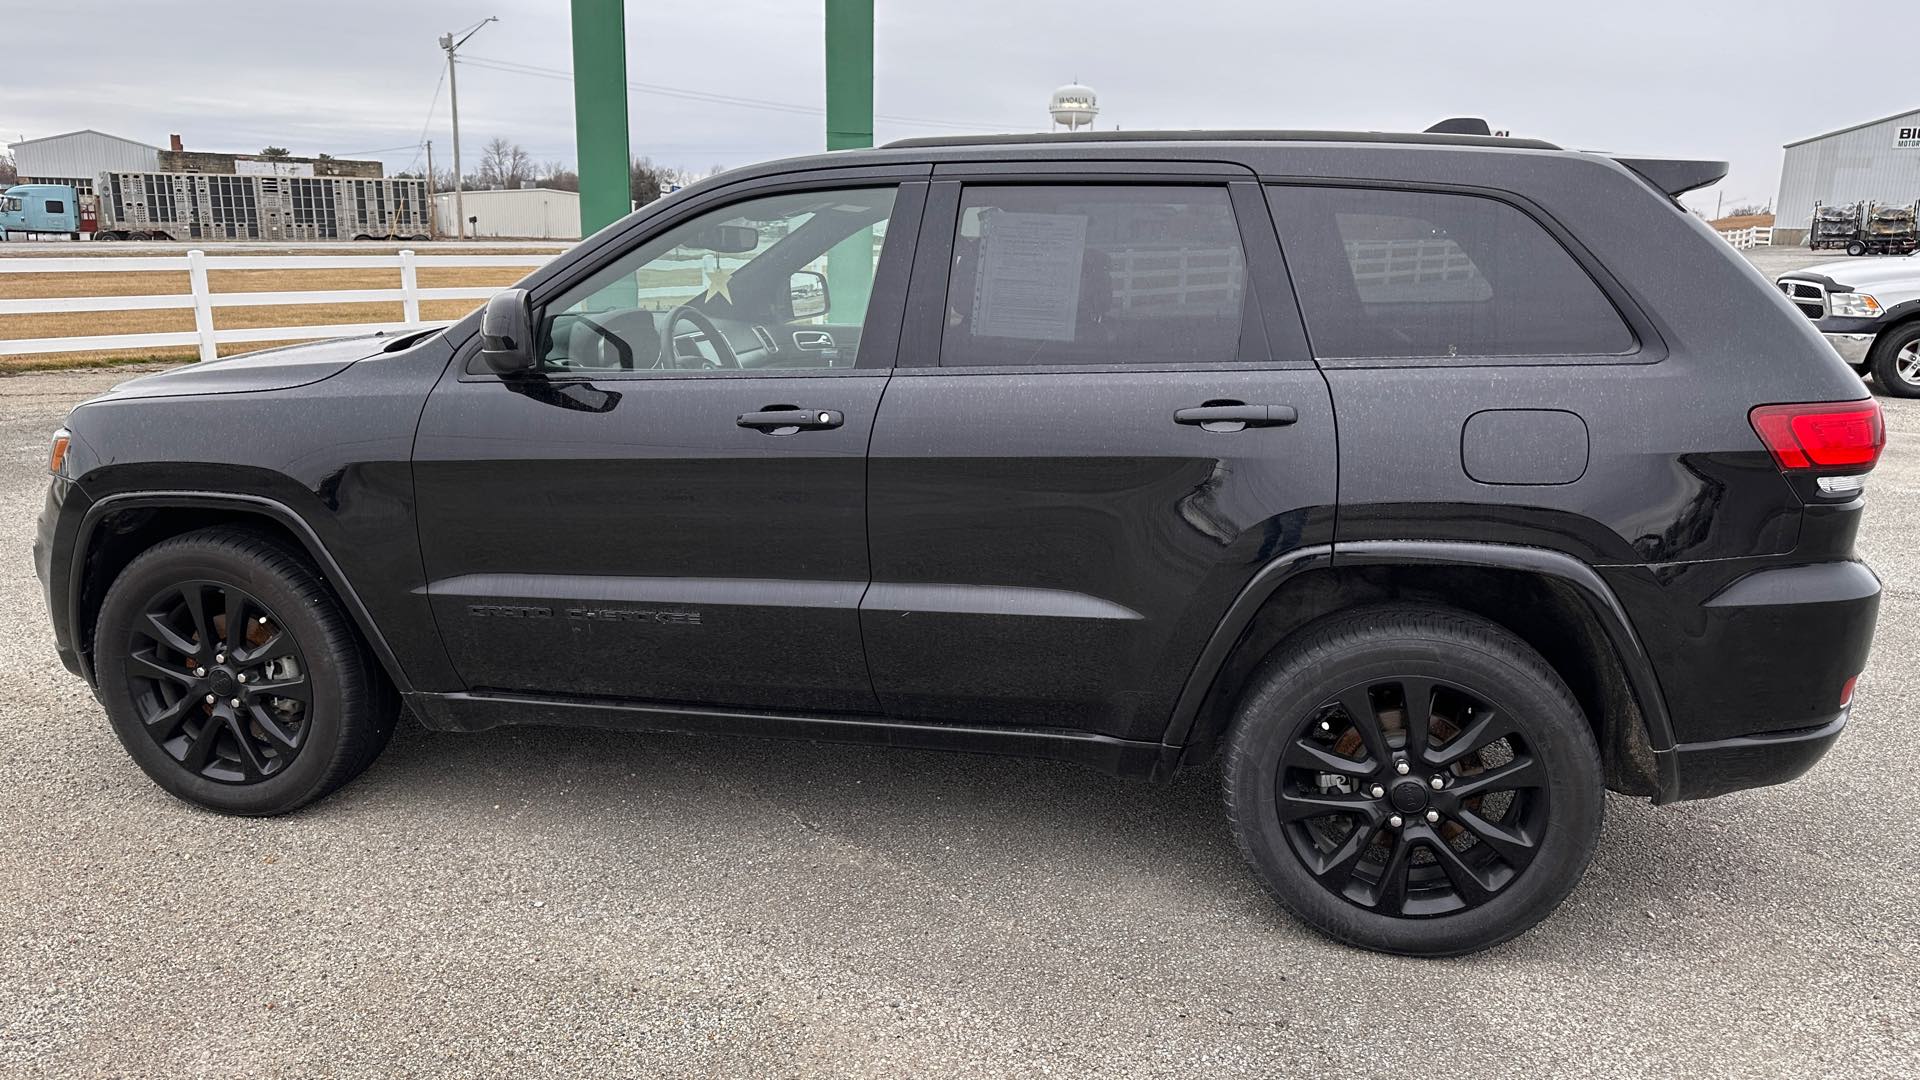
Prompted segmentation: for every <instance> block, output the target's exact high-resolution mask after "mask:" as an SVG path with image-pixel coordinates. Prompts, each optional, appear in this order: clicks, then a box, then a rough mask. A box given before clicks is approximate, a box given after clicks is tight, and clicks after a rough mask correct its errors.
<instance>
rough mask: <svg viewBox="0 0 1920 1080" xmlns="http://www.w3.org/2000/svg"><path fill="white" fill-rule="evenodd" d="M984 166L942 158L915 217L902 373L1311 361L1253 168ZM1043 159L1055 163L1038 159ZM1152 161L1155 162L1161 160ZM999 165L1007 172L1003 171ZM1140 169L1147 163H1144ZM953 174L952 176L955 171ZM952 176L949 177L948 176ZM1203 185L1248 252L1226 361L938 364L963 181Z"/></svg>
mask: <svg viewBox="0 0 1920 1080" xmlns="http://www.w3.org/2000/svg"><path fill="white" fill-rule="evenodd" d="M995 164H998V165H1000V166H1001V168H998V169H993V170H991V171H988V170H983V169H982V168H981V167H980V166H978V165H975V164H962V165H954V166H941V167H939V168H937V169H936V170H935V179H934V181H933V183H932V184H931V186H930V187H929V189H928V195H927V204H926V209H925V211H924V213H923V214H922V217H921V226H920V230H919V236H918V242H917V244H916V251H917V255H916V258H915V260H914V265H913V275H912V282H911V291H910V294H909V296H908V302H907V309H906V312H905V327H904V329H903V331H902V335H901V347H900V354H899V357H900V358H899V362H898V366H897V367H896V369H895V370H896V372H897V373H899V374H919V375H935V374H939V375H991V374H1007V373H1046V372H1059V373H1074V372H1149V371H1203V370H1234V369H1249V368H1260V369H1272V368H1302V367H1305V368H1310V367H1313V366H1314V361H1313V359H1312V356H1311V354H1310V352H1309V350H1308V348H1307V341H1306V333H1305V330H1304V328H1303V327H1302V325H1301V321H1300V317H1299V312H1298V308H1297V305H1296V304H1295V302H1294V299H1293V295H1292V289H1291V286H1290V283H1289V281H1288V279H1287V277H1286V268H1285V265H1284V262H1283V260H1282V258H1281V252H1280V247H1279V244H1278V241H1277V239H1276V234H1277V230H1276V229H1275V227H1274V223H1273V218H1272V215H1271V211H1270V209H1269V208H1268V206H1267V204H1266V195H1265V192H1264V190H1263V188H1262V186H1261V184H1260V182H1259V181H1258V179H1257V178H1256V177H1255V176H1254V175H1253V173H1252V171H1251V170H1248V169H1245V168H1244V167H1240V166H1232V167H1227V166H1223V165H1220V164H1211V165H1208V166H1207V167H1205V168H1197V169H1192V170H1180V169H1179V168H1178V165H1177V163H1163V162H1156V163H1147V164H1143V165H1142V166H1141V168H1140V169H1138V170H1136V169H1130V168H1128V166H1127V163H1115V162H1102V163H1095V164H1098V165H1106V166H1108V167H1110V168H1112V169H1113V170H1114V171H1111V172H1108V171H1104V170H1093V169H1088V168H1084V167H1082V168H1074V167H1072V166H1071V165H1069V164H1065V163H1019V164H1009V163H995ZM1042 164H1048V165H1055V166H1056V167H1055V168H1052V169H1045V168H1041V167H1039V166H1041V165H1042ZM1155 166H1158V167H1157V168H1156V167H1155ZM1002 169H1004V170H1005V171H1002ZM1141 170H1144V171H1141ZM956 174H957V175H956ZM949 177H950V178H949ZM1085 186H1099V187H1202V188H1213V189H1218V190H1222V191H1224V192H1225V193H1226V194H1227V196H1228V206H1229V208H1230V210H1231V212H1232V214H1233V216H1234V223H1235V228H1236V230H1237V232H1238V233H1239V237H1240V244H1241V248H1242V252H1243V257H1244V259H1245V261H1246V285H1245V288H1246V289H1247V301H1246V305H1245V307H1244V310H1243V312H1242V316H1241V318H1242V322H1241V335H1240V345H1239V349H1238V352H1237V355H1236V357H1235V359H1233V360H1230V361H1216V362H1201V363H1182V362H1172V361H1169V362H1167V363H1164V364H1158V363H1111V364H1020V365H966V366H950V367H943V366H941V364H940V350H941V344H942V339H943V337H944V335H945V331H946V325H945V324H946V309H947V298H948V290H949V289H950V288H951V286H952V280H951V277H952V267H953V252H954V239H955V237H956V235H957V234H958V231H959V226H960V221H959V216H960V207H961V204H962V200H963V195H964V192H965V190H966V189H969V188H992V187H1022V188H1033V187H1085Z"/></svg>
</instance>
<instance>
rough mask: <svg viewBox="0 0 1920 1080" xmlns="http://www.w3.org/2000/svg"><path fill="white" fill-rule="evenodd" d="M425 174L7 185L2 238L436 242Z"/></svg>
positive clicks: (149, 175)
mask: <svg viewBox="0 0 1920 1080" xmlns="http://www.w3.org/2000/svg"><path fill="white" fill-rule="evenodd" d="M432 228H433V226H432V210H431V208H430V206H429V204H428V200H427V182H426V181H425V180H405V179H384V178H382V179H363V178H356V177H333V176H325V177H320V176H241V175H235V174H226V173H164V172H109V173H102V174H100V176H99V178H98V180H97V181H96V183H95V184H94V194H83V193H81V192H79V191H76V190H75V189H74V188H73V187H71V186H69V185H64V184H18V185H15V186H13V187H10V188H7V189H6V190H5V191H4V192H0V239H21V238H30V237H36V236H66V237H69V238H71V239H75V240H79V239H82V238H85V237H91V238H93V239H95V240H289V241H308V240H429V239H432Z"/></svg>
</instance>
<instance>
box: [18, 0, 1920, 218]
mask: <svg viewBox="0 0 1920 1080" xmlns="http://www.w3.org/2000/svg"><path fill="white" fill-rule="evenodd" d="M4 4H5V7H7V8H9V9H12V10H13V11H14V13H15V15H18V14H21V13H22V10H23V9H25V8H26V7H27V5H26V3H25V0H4ZM875 6H876V8H877V18H878V29H877V32H876V35H877V42H876V48H877V59H876V69H877V70H876V75H875V82H876V86H875V105H874V108H875V111H876V112H877V113H879V114H881V115H882V116H883V117H896V118H897V119H880V120H878V121H877V123H876V127H877V132H876V134H877V137H878V139H879V140H881V141H885V140H887V139H892V138H899V137H903V136H906V135H914V134H944V133H952V132H956V131H960V130H966V129H969V128H971V129H973V130H1016V131H1031V130H1041V129H1044V127H1045V126H1046V114H1045V102H1046V97H1047V94H1048V92H1049V91H1051V90H1052V89H1053V88H1054V87H1055V86H1057V85H1059V84H1061V83H1064V82H1067V81H1069V80H1072V79H1076V78H1077V79H1079V80H1080V81H1082V82H1085V83H1087V84H1089V85H1091V86H1093V87H1094V88H1095V90H1097V91H1098V92H1099V95H1100V106H1101V113H1100V119H1099V126H1101V127H1113V126H1116V125H1117V126H1120V127H1124V128H1153V127H1168V128H1189V127H1295V128H1352V129H1378V130H1418V129H1420V128H1422V127H1425V126H1426V125H1427V124H1429V123H1432V122H1433V121H1435V120H1438V119H1441V118H1442V117H1447V116H1456V115H1469V116H1484V117H1486V118H1488V119H1489V120H1490V121H1491V122H1492V123H1493V125H1494V126H1495V127H1496V128H1506V129H1509V130H1511V131H1512V132H1513V134H1515V135H1528V136H1535V137H1539V138H1544V139H1548V140H1551V141H1554V142H1557V143H1560V144H1561V145H1564V146H1570V147H1581V148H1590V149H1604V150H1611V151H1615V152H1630V153H1636V154H1646V155H1667V156H1675V157H1713V158H1726V159H1728V160H1731V161H1732V162H1733V172H1732V175H1731V176H1730V177H1729V178H1728V180H1727V182H1726V183H1725V184H1723V185H1722V186H1721V187H1720V188H1717V189H1713V190H1710V191H1708V192H1706V193H1704V194H1702V195H1696V196H1694V197H1693V199H1692V201H1693V202H1694V204H1695V205H1697V206H1701V207H1703V208H1705V209H1708V210H1711V209H1712V208H1713V206H1714V202H1715V199H1716V197H1718V196H1720V195H1722V194H1724V196H1725V200H1726V205H1727V206H1728V207H1729V208H1731V207H1732V206H1733V205H1735V204H1736V203H1738V202H1746V201H1755V202H1770V201H1771V200H1772V198H1773V195H1774V190H1775V187H1776V185H1777V183H1778V180H1779V169H1780V146H1781V144H1782V143H1784V142H1787V141H1788V140H1791V139H1796V138H1801V137H1804V136H1808V135H1814V134H1818V133H1820V132H1823V131H1827V130H1830V129H1833V128H1838V127H1843V126H1846V125H1849V124H1853V123H1857V122H1860V121H1864V120H1871V119H1875V118H1877V117H1880V116H1883V115H1886V114H1889V113H1895V112H1898V111H1900V110H1902V109H1906V108H1911V107H1913V106H1914V105H1916V104H1920V89H1915V88H1914V85H1913V83H1912V81H1911V76H1910V72H1908V71H1907V70H1906V69H1905V68H1904V67H1903V65H1901V64H1896V63H1846V62H1841V64H1840V65H1839V67H1838V68H1836V67H1835V66H1834V65H1832V64H1825V65H1820V66H1818V67H1816V66H1813V65H1809V64H1806V63H1803V62H1801V58H1804V57H1805V56H1806V55H1807V54H1808V41H1807V33H1808V30H1807V19H1808V11H1809V9H1808V8H1807V6H1806V5H1805V4H1804V3H1786V2H1771V0H1769V2H1757V0H1696V2H1692V3H1687V2H1681V3H1673V2H1666V3H1642V2H1638V0H1616V2H1612V3H1607V4H1597V3H1596V4H1542V3H1540V2H1538V0H1532V2H1527V3H1521V2H1505V0H1501V2H1483V3H1469V4H1457V3H1456V4H1438V3H1433V2H1431V0H1374V2H1357V0H1346V2H1343V3H1288V2H1281V0H1274V2H1254V0H1232V2H1229V0H1179V2H1172V3H1170V2H1168V0H1153V2H1134V0H1103V2H1099V3H1088V2H1086V0H1078V2H1067V0H958V2H956V0H876V4H875ZM34 10H35V11H36V12H37V14H36V15H35V17H33V18H19V17H9V18H6V19H4V20H0V25H3V26H4V39H5V44H4V46H3V47H0V48H3V51H0V137H4V141H13V140H14V139H16V138H20V137H22V136H24V137H27V138H34V137H37V136H42V135H51V134H56V133H59V132H62V131H69V130H73V129H75V128H82V127H91V128H97V129H100V130H102V131H107V132H110V133H113V134H116V135H122V136H125V137H128V138H133V139H138V140H140V141H143V142H149V143H153V144H156V145H160V146H164V145H166V139H167V135H168V134H169V133H171V132H179V133H181V134H182V135H183V136H184V138H185V140H186V144H187V146H188V147H189V148H190V149H199V150H218V151H230V152H231V151H252V150H257V149H258V148H260V147H261V146H265V145H267V144H270V143H271V144H277V145H281V146H286V147H289V148H290V149H292V150H293V151H294V152H295V153H296V154H309V155H310V154H314V153H320V152H326V153H331V154H334V155H335V156H343V157H344V156H365V157H378V158H381V159H383V160H385V161H386V162H387V164H388V166H389V168H390V169H392V170H400V169H404V168H406V167H407V166H408V165H410V164H416V163H417V155H418V151H417V149H416V145H417V144H418V143H419V141H420V140H421V137H422V131H423V130H424V132H425V137H426V138H429V139H432V140H433V143H434V151H435V155H436V158H437V161H436V163H437V164H441V165H442V167H444V165H445V163H446V160H447V156H448V148H449V146H450V136H449V131H448V115H447V94H446V88H445V86H444V85H440V80H441V78H442V74H443V72H444V70H445V66H446V65H445V63H444V54H443V53H441V51H440V50H439V48H438V47H437V44H436V39H437V38H438V36H439V35H440V34H441V33H443V32H445V31H448V30H455V29H461V28H464V27H466V26H469V25H471V24H472V23H474V22H475V21H477V20H479V19H481V18H483V17H485V16H487V15H498V16H499V17H500V21H499V22H498V23H495V24H493V25H490V26H488V27H486V28H485V29H483V30H481V31H480V33H479V34H478V35H476V36H475V37H474V38H473V40H472V41H471V42H470V43H469V44H468V45H467V48H466V52H467V53H468V54H470V55H471V56H473V57H474V58H475V61H476V63H475V64H474V65H471V66H463V67H462V68H461V71H460V106H461V108H460V117H461V128H462V132H463V135H464V147H465V152H466V154H467V159H466V161H465V165H466V167H467V168H468V169H469V170H471V169H472V168H473V161H474V159H475V158H476V157H477V156H478V154H479V149H480V146H481V145H482V144H483V143H484V142H486V140H487V139H489V138H491V137H493V136H495V135H503V136H505V137H507V138H508V139H511V140H514V141H516V142H519V143H521V144H523V145H524V146H525V147H526V148H527V150H528V151H529V152H530V153H531V154H532V155H533V157H534V158H535V159H536V160H540V161H545V160H550V159H557V160H561V161H565V162H568V163H571V162H572V161H573V160H574V157H575V155H574V145H573V104H572V96H571V95H572V90H571V87H570V85H569V84H568V82H567V81H566V80H565V77H564V74H561V75H559V76H542V75H538V74H524V73H510V72H506V71H502V70H498V69H487V68H483V67H481V66H480V64H481V63H482V62H484V61H489V60H491V61H506V62H511V63H513V64H517V65H523V66H527V67H532V68H543V69H550V70H552V71H555V72H561V73H564V72H565V71H566V70H567V69H568V68H570V67H571V55H570V40H571V39H570V35H569V31H568V15H567V11H568V4H567V3H566V2H565V0H381V2H377V3H376V2H367V0H319V2H316V3H301V4H292V3H286V2H285V0H254V2H248V3H242V2H225V0H222V2H195V0H166V2H161V0H59V2H57V3H53V4H49V5H47V6H44V7H40V8H37V9H34ZM821 10H822V5H821V2H820V0H784V2H783V0H737V2H730V0H681V2H676V3H663V2H656V0H630V2H629V3H628V4H627V50H628V67H627V76H628V78H629V79H630V80H632V81H634V82H636V83H646V84H651V85H653V86H663V87H669V88H675V89H678V90H680V91H682V92H692V93H695V94H703V95H713V94H718V95H727V96H731V97H734V98H747V99H756V100H758V101H761V102H767V103H772V104H771V105H760V106H753V105H741V104H728V103H720V102H714V101H707V100H691V99H689V98H687V97H684V96H669V95H667V94H662V93H658V92H652V91H644V92H643V91H636V92H634V93H633V94H632V95H631V96H630V97H629V112H630V116H631V125H632V147H633V151H634V153H636V154H648V155H650V156H652V157H653V158H654V159H655V160H658V161H661V162H664V163H666V164H671V165H679V166H684V167H688V168H694V169H699V170H702V171H704V170H705V169H706V168H707V167H708V166H711V165H716V164H719V165H727V166H732V165H739V164H743V163H746V162H750V161H756V160H760V159H764V158H771V157H779V156H783V155H788V154H796V153H805V152H809V151H815V150H819V149H821V148H822V146H823V142H824V136H823V128H824V119H823V117H822V116H821V115H820V113H819V112H818V108H819V106H820V104H821V101H822V95H823V92H824V91H823V85H824V75H823V68H824V58H823V46H822V41H823V38H822V21H821ZM1576 12H1578V13H1577V14H1576ZM1796 82H1799V83H1800V85H1799V88H1798V89H1796ZM436 89H438V97H437V101H436ZM430 103H431V104H432V109H431V112H429V105H430ZM935 121H937V122H939V123H937V124H936V123H932V122H935Z"/></svg>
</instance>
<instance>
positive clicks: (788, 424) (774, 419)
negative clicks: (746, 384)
mask: <svg viewBox="0 0 1920 1080" xmlns="http://www.w3.org/2000/svg"><path fill="white" fill-rule="evenodd" d="M845 422H846V417H844V416H842V415H841V414H840V411H839V410H838V409H802V408H800V407H799V406H797V405H774V406H769V407H768V408H765V409H761V410H760V411H759V412H750V413H741V414H740V418H739V419H738V420H736V421H734V423H736V424H738V425H740V426H741V427H743V428H758V429H759V430H761V431H764V432H766V433H767V434H769V435H792V434H793V433H794V432H796V431H807V430H814V431H818V430H822V429H825V428H837V427H839V426H840V425H841V424H843V423H845Z"/></svg>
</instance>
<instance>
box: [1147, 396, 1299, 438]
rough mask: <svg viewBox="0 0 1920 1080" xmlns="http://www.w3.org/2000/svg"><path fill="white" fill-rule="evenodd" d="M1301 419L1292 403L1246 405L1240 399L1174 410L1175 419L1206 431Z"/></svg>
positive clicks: (1236, 429) (1271, 425)
mask: <svg viewBox="0 0 1920 1080" xmlns="http://www.w3.org/2000/svg"><path fill="white" fill-rule="evenodd" d="M1299 419H1300V413H1299V410H1297V409H1295V408H1294V407H1293V406H1291V405H1243V404H1240V403H1239V402H1220V403H1216V404H1211V405H1196V406H1194V407H1192V408H1189V409H1175V410H1174V413H1173V422H1174V423H1176V424H1194V425H1198V426H1199V427H1201V428H1203V429H1205V430H1207V431H1240V430H1242V429H1244V428H1250V427H1280V426H1282V425H1285V424H1291V423H1293V422H1295V421H1297V420H1299Z"/></svg>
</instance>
